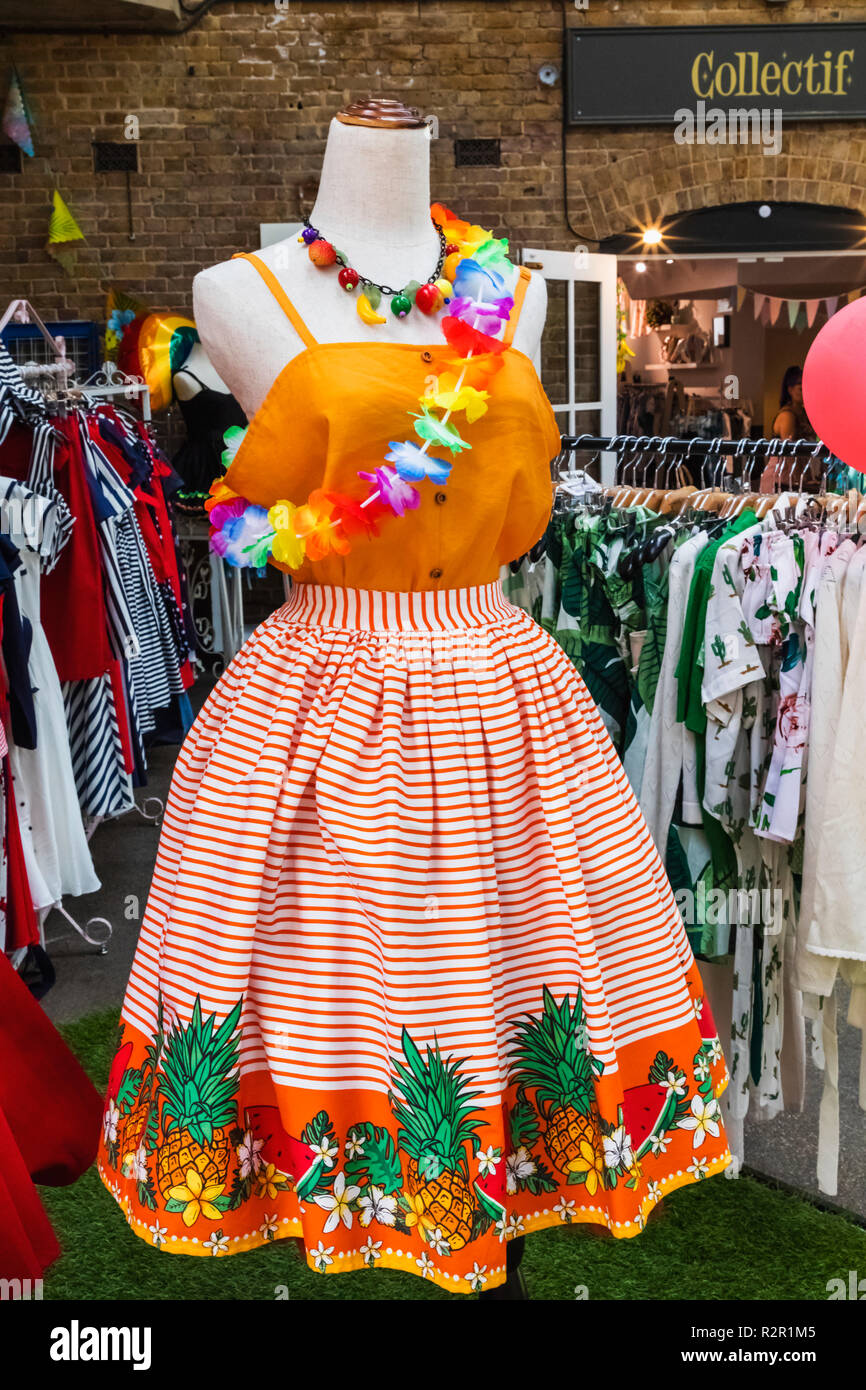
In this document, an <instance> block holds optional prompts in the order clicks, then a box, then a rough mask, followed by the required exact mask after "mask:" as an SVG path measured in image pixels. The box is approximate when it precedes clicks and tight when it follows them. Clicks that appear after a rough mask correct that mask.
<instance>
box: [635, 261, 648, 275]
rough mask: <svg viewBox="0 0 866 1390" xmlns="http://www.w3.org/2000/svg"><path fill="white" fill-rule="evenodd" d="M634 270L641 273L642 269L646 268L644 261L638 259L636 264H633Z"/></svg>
mask: <svg viewBox="0 0 866 1390" xmlns="http://www.w3.org/2000/svg"><path fill="white" fill-rule="evenodd" d="M635 270H636V271H637V272H638V274H639V275H643V273H644V271H645V270H646V261H638V263H637V265H636V266H635Z"/></svg>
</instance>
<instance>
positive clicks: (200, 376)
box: [172, 343, 230, 401]
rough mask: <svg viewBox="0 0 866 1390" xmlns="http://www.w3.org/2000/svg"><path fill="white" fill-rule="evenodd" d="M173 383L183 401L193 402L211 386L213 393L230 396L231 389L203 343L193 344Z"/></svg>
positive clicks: (176, 392)
mask: <svg viewBox="0 0 866 1390" xmlns="http://www.w3.org/2000/svg"><path fill="white" fill-rule="evenodd" d="M172 382H173V385H174V390H175V395H177V396H178V397H179V398H180V400H182V401H191V400H192V398H193V396H197V395H198V393H199V391H201V389H202V387H205V386H209V387H210V389H211V390H212V391H221V392H222V393H223V394H224V395H226V396H228V395H229V394H230V392H229V388H228V387H227V386H226V384H225V382H224V381H223V379H222V377H221V376H220V375H219V373H218V372H217V370H216V368H215V367H214V365H213V363H212V362H211V360H210V358H209V357H208V355H207V353H206V352H205V350H204V348H203V347H202V345H201V343H193V345H192V349H191V350H190V353H189V356H188V357H187V359H186V361H185V362H184V364H183V366H182V367H179V368H178V370H177V371H176V372H175V374H174V376H173V378H172Z"/></svg>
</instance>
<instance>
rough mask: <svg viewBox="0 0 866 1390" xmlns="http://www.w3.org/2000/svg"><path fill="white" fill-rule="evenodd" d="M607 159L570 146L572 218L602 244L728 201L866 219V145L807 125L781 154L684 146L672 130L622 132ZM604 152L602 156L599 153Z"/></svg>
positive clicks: (846, 135) (789, 138) (847, 135)
mask: <svg viewBox="0 0 866 1390" xmlns="http://www.w3.org/2000/svg"><path fill="white" fill-rule="evenodd" d="M616 143H617V148H610V149H609V150H608V151H607V152H606V153H607V158H606V159H605V158H601V159H598V160H597V161H596V160H593V161H592V162H591V163H590V162H589V161H587V160H586V159H585V156H586V153H587V151H581V150H579V149H575V148H573V147H572V148H570V149H569V165H570V171H571V188H572V198H571V203H572V206H571V209H570V211H571V221H572V223H573V225H574V226H575V227H577V228H579V229H581V230H583V229H585V231H586V233H587V235H590V234H591V235H592V236H593V237H595V238H596V239H598V240H602V239H603V238H604V237H607V236H611V235H613V234H615V233H617V232H625V231H627V230H628V229H629V228H631V227H634V226H636V225H648V224H650V223H655V222H657V221H658V220H660V219H661V220H664V219H666V218H669V217H672V216H675V215H676V214H677V213H683V212H692V211H696V210H698V209H700V208H706V207H713V206H717V205H718V204H722V203H738V202H752V201H764V200H765V201H767V202H797V203H817V204H821V205H822V206H824V207H839V208H848V209H851V210H854V211H858V212H860V211H862V212H863V213H864V215H866V140H863V139H861V138H857V139H854V140H852V139H850V132H848V131H844V132H840V131H838V130H833V129H830V130H828V129H827V127H826V126H825V127H823V128H815V127H812V128H809V127H805V126H801V127H799V128H798V129H797V130H796V131H795V132H792V133H791V134H790V135H787V134H786V135H785V137H784V144H783V148H782V151H781V153H780V154H778V155H765V154H763V153H762V151H761V149H760V148H757V147H750V146H738V147H736V148H733V149H732V148H729V147H718V146H716V147H709V146H688V145H676V144H675V143H674V141H673V139H672V138H671V135H670V132H669V131H665V132H664V133H662V132H661V131H660V132H659V137H658V142H657V143H649V142H648V140H647V136H646V133H645V132H643V131H642V132H640V133H639V134H638V133H634V134H631V133H628V132H626V133H618V139H617V142H616ZM596 153H597V154H601V151H598V152H596Z"/></svg>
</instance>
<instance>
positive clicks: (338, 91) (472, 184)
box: [0, 0, 866, 318]
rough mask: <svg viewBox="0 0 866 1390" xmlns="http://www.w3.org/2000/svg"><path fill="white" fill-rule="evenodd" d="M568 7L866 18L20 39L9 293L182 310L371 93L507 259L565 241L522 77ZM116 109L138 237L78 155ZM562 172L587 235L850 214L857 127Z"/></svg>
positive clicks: (254, 9) (257, 18)
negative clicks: (467, 163) (30, 138)
mask: <svg viewBox="0 0 866 1390" xmlns="http://www.w3.org/2000/svg"><path fill="white" fill-rule="evenodd" d="M72 8H73V9H74V7H72ZM563 11H564V12H565V14H566V17H567V22H568V23H569V24H588V25H593V24H599V25H609V24H622V25H629V24H644V23H646V22H648V21H649V22H650V23H653V24H675V23H684V24H686V23H695V24H706V23H714V22H715V23H750V22H753V23H766V22H768V21H773V20H777V21H779V22H785V23H791V22H798V21H800V22H806V21H809V20H814V19H816V18H821V19H839V20H863V19H866V5H864V4H860V5H856V4H839V5H837V6H835V7H833V8H832V9H829V8H828V9H824V8H823V7H822V9H821V12H820V15H819V14H818V13H817V12H816V9H815V7H814V5H812V4H810V3H807V0H791V3H789V4H787V5H785V6H779V7H768V6H767V5H766V4H765V3H764V0H716V3H711V4H702V3H698V0H641V3H637V0H618V2H617V0H609V3H602V0H589V8H588V10H587V11H585V12H582V11H576V10H574V9H573V7H572V6H571V5H570V4H569V3H568V0H394V3H387V2H385V0H358V2H357V3H339V4H338V3H333V2H332V0H331V2H329V0H317V2H316V3H305V2H304V0H291V3H290V4H289V7H288V10H287V11H285V12H283V11H281V10H277V9H276V8H275V7H274V5H273V4H269V3H266V0H261V3H254V4H224V3H220V4H218V5H217V7H216V8H215V10H214V11H212V12H211V13H210V14H209V15H208V16H206V18H205V19H204V21H203V22H202V23H201V24H200V25H199V26H198V27H197V28H194V29H192V30H190V32H188V33H187V34H186V35H183V36H171V35H157V34H154V35H123V34H117V35H100V34H86V35H50V34H32V35H16V36H14V37H12V38H7V40H6V42H5V43H4V45H3V56H4V58H5V59H7V60H8V59H11V58H13V57H14V59H15V61H16V62H17V63H18V65H19V68H20V70H21V73H22V78H23V81H24V83H25V86H26V89H27V92H28V94H29V97H30V100H31V103H32V105H33V107H34V109H35V112H36V115H37V118H38V122H39V128H38V132H37V146H38V152H39V153H38V157H37V158H36V159H34V160H33V161H25V165H26V167H25V170H24V172H23V173H22V174H21V175H20V176H12V175H6V174H4V175H0V196H2V200H3V211H4V216H3V220H2V227H0V267H2V271H0V273H2V279H3V283H4V286H5V289H6V290H7V291H8V292H9V293H12V292H13V291H14V292H19V293H24V294H26V295H28V296H29V297H30V298H32V299H33V301H34V303H36V304H37V305H38V306H39V307H40V309H41V310H42V312H43V313H44V314H45V315H47V316H51V317H55V316H56V317H61V316H64V315H74V316H83V317H96V318H100V317H101V316H102V307H103V303H104V292H105V290H106V288H107V287H108V286H109V285H112V284H117V285H119V286H122V287H124V288H127V289H129V290H131V291H133V292H138V293H140V294H142V295H144V296H146V297H147V298H148V299H150V300H151V301H152V302H153V303H155V304H161V305H165V306H172V307H174V308H177V309H188V308H189V306H190V283H191V281H192V278H193V276H194V274H195V273H196V271H197V270H198V269H199V268H200V267H202V266H204V265H207V264H210V263H212V262H214V261H217V260H221V259H223V258H225V257H226V256H228V255H230V254H231V253H232V252H233V251H235V250H237V249H239V248H242V247H249V246H252V245H255V244H256V241H257V232H258V224H259V223H260V222H267V221H283V220H289V219H292V218H294V217H295V216H297V214H298V210H299V192H298V190H299V187H300V185H302V184H303V183H305V182H309V181H310V180H315V178H316V177H317V174H318V169H319V165H320V161H321V156H322V150H323V147H324V140H325V136H326V133H327V126H328V121H329V119H330V117H331V116H332V114H333V113H334V111H335V110H336V109H337V108H338V107H339V106H341V105H342V104H343V103H344V102H345V101H346V100H347V99H350V98H352V97H356V96H360V95H365V94H367V93H368V92H374V93H377V94H383V95H400V96H403V97H404V98H405V99H407V100H410V101H411V102H412V103H414V104H416V105H419V106H420V107H422V109H424V110H425V111H427V112H436V113H437V114H438V115H439V118H440V134H441V138H440V140H439V141H438V142H435V143H434V145H433V182H434V189H435V192H436V195H437V196H438V197H440V198H442V199H443V200H445V201H447V202H449V203H451V204H453V205H454V207H455V208H457V209H458V210H460V211H461V212H463V213H465V214H466V215H469V216H471V217H472V218H475V219H478V220H479V221H481V222H484V223H486V224H488V225H490V226H492V227H493V228H495V229H496V230H497V231H500V232H507V233H508V235H509V236H510V237H511V238H512V242H513V244H515V245H517V246H519V245H520V244H529V243H532V244H536V245H545V246H548V247H563V248H565V247H569V246H573V245H574V244H575V241H576V237H575V235H574V233H573V232H572V231H570V230H569V228H568V225H567V220H566V214H565V210H564V206H563V193H562V187H563V186H562V168H561V126H560V112H561V89H560V87H558V86H557V87H554V88H547V87H544V86H542V84H541V83H540V82H539V81H538V78H537V72H538V69H539V67H540V66H541V65H542V64H543V63H546V62H555V63H557V64H559V63H560V62H561V26H562V18H563ZM627 80H628V74H627V73H624V74H623V81H627ZM130 114H133V115H136V116H137V117H138V118H139V121H140V142H139V158H140V169H141V172H140V173H139V174H138V175H135V176H133V193H132V201H133V221H134V230H135V240H134V241H130V240H129V239H128V235H127V207H126V183H125V176H124V175H122V174H117V173H115V174H103V175H96V174H94V173H93V170H92V160H91V141H92V140H94V139H104V140H121V139H123V132H124V119H125V117H126V116H128V115H130ZM455 136H498V137H500V138H501V141H502V163H503V167H502V168H500V169H456V168H455V167H454V156H453V144H452V142H453V139H454V137H455ZM568 165H569V185H570V208H569V218H570V221H571V224H572V226H573V227H574V228H576V229H577V231H578V232H579V233H581V235H582V236H585V235H590V236H593V237H602V236H605V235H607V234H608V233H610V232H614V231H619V230H622V229H624V228H625V227H627V226H629V225H630V224H632V223H634V222H635V221H640V220H642V219H644V218H648V219H654V218H655V217H657V216H659V215H660V214H661V215H666V214H670V213H672V212H675V211H678V210H684V209H689V208H696V207H701V206H705V205H708V204H712V203H717V202H726V201H730V200H740V199H752V198H771V199H804V200H808V201H814V202H821V203H827V204H838V205H841V206H848V207H855V208H863V209H866V178H864V174H866V131H864V129H863V127H862V126H854V125H841V124H837V123H826V124H823V125H822V124H814V123H813V124H808V125H802V126H800V127H795V126H792V127H789V128H786V131H785V141H784V150H783V153H782V154H781V155H779V156H778V157H776V158H774V159H772V160H769V159H767V158H766V157H765V156H763V155H762V153H761V151H760V149H757V148H751V149H749V148H744V147H738V148H734V149H731V150H729V149H726V148H725V147H715V148H713V147H707V146H702V147H701V146H693V147H689V146H677V145H675V144H674V143H673V139H672V138H671V137H670V135H669V134H668V133H667V132H662V130H661V129H660V128H658V127H655V128H648V129H643V130H640V129H634V130H631V129H587V130H578V131H573V132H571V133H570V134H569V136H568ZM55 182H56V183H57V185H58V186H59V187H60V189H61V191H62V192H63V194H64V196H65V197H66V198H67V200H68V202H69V204H70V206H71V208H72V209H73V211H74V212H75V214H76V216H77V217H78V219H79V221H80V223H81V226H82V229H83V230H84V232H85V234H86V237H87V244H86V246H85V247H83V248H82V249H81V250H80V251H79V253H78V257H77V267H76V273H75V276H74V278H72V279H68V278H66V277H65V276H64V275H63V274H62V272H60V271H59V270H58V268H57V266H56V264H55V263H54V262H53V261H52V260H51V259H50V258H49V257H48V256H47V255H46V253H45V250H44V241H45V234H46V229H47V211H48V200H49V196H50V192H51V188H52V186H53V184H54V183H55Z"/></svg>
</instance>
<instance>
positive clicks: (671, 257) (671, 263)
mask: <svg viewBox="0 0 866 1390" xmlns="http://www.w3.org/2000/svg"><path fill="white" fill-rule="evenodd" d="M673 263H674V258H673V256H668V258H667V260H666V261H665V265H673Z"/></svg>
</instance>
